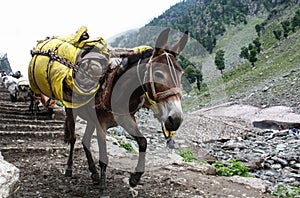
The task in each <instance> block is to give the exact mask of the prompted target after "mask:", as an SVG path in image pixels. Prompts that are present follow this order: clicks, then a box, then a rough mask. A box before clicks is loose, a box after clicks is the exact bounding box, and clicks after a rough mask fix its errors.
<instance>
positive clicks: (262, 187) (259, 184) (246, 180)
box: [230, 176, 268, 193]
mask: <svg viewBox="0 0 300 198" xmlns="http://www.w3.org/2000/svg"><path fill="white" fill-rule="evenodd" d="M230 180H231V181H233V182H236V183H240V184H244V185H248V186H250V187H252V188H255V189H258V190H259V191H261V192H263V193H264V192H266V191H267V189H268V188H267V185H266V183H265V182H264V181H263V180H261V179H259V178H252V177H240V176H233V177H230Z"/></svg>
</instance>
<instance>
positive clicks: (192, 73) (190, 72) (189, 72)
mask: <svg viewBox="0 0 300 198" xmlns="http://www.w3.org/2000/svg"><path fill="white" fill-rule="evenodd" d="M184 76H185V77H186V78H187V80H188V81H189V83H190V84H193V83H195V82H196V84H197V89H198V90H199V91H200V88H201V83H202V80H203V78H202V72H201V71H200V70H199V69H197V68H196V67H195V66H194V65H189V66H187V67H186V68H185V70H184ZM186 87H187V86H186Z"/></svg>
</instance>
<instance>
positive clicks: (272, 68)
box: [182, 17, 300, 111]
mask: <svg viewBox="0 0 300 198" xmlns="http://www.w3.org/2000/svg"><path fill="white" fill-rule="evenodd" d="M282 20H284V17H283V19H282ZM280 21H281V19H276V20H274V21H270V22H269V23H268V24H267V25H266V27H265V28H266V29H265V32H264V33H263V34H262V36H261V42H262V44H263V45H262V48H263V51H262V53H261V54H260V55H259V56H258V61H257V62H256V63H255V67H254V68H253V67H252V66H251V64H250V63H249V62H248V61H245V63H243V64H240V65H238V66H237V67H235V68H233V69H231V70H230V71H227V72H225V73H224V74H223V75H222V76H217V77H215V78H212V79H210V80H209V81H207V82H205V83H206V84H207V85H208V86H206V87H204V89H203V90H201V92H200V93H198V94H194V95H193V97H191V98H188V99H184V100H183V101H182V105H183V110H184V111H186V110H189V109H198V108H199V107H202V106H204V105H206V104H210V103H214V102H215V101H218V100H222V99H228V98H229V96H231V95H236V94H241V93H245V92H251V91H254V90H257V89H260V88H262V87H264V86H265V84H266V83H267V82H270V81H272V80H273V79H276V78H279V77H282V76H283V75H284V74H288V73H289V72H290V71H291V70H292V69H294V68H299V65H300V59H299V56H300V51H299V49H300V30H298V31H297V32H296V33H290V35H289V37H288V39H282V40H281V41H279V42H278V40H276V39H275V38H274V35H273V32H272V29H273V28H274V27H277V26H278V25H279V24H280ZM258 22H262V21H261V19H254V22H251V24H249V26H251V27H252V26H253V25H254V24H258ZM246 26H247V25H246ZM253 28H254V27H253ZM231 34H233V33H232V32H229V33H226V34H225V36H226V37H228V36H230V35H231ZM230 40H231V39H226V38H224V39H220V42H222V43H220V44H218V47H222V46H225V45H228V44H229V43H230ZM229 45H230V44H229ZM225 54H226V50H225ZM232 60H234V58H233V59H232ZM210 67H213V65H211V66H210ZM212 71H213V70H212ZM214 72H215V70H214ZM204 77H205V76H204ZM192 93H193V92H192Z"/></svg>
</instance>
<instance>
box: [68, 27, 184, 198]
mask: <svg viewBox="0 0 300 198" xmlns="http://www.w3.org/2000/svg"><path fill="white" fill-rule="evenodd" d="M169 32H170V29H169V28H167V29H165V30H164V31H162V32H161V33H160V34H159V36H158V38H157V40H156V45H155V47H154V48H153V49H152V48H151V52H150V54H149V55H146V54H144V55H143V54H135V53H133V54H130V55H128V56H127V57H126V60H127V62H128V66H127V69H126V70H125V71H124V72H122V73H120V74H116V75H115V76H114V78H113V81H112V83H111V84H112V88H111V89H110V90H109V93H108V95H109V103H108V105H101V103H103V94H104V93H103V92H105V91H103V90H102V91H101V90H99V91H98V92H97V94H96V95H95V97H94V99H93V100H92V101H90V102H89V103H88V104H86V105H84V106H82V107H79V108H65V111H66V120H65V141H66V142H67V143H69V144H70V151H69V157H68V161H67V168H66V171H65V175H66V176H72V164H73V150H74V144H75V141H76V135H75V120H76V117H77V116H79V117H81V118H83V119H84V120H86V121H87V126H86V129H85V133H84V135H83V139H82V144H83V148H84V151H85V154H86V157H87V161H88V166H89V170H90V172H91V178H92V180H93V181H94V182H95V183H97V182H98V183H99V182H100V194H101V196H108V191H107V185H106V168H107V164H108V156H107V147H106V131H107V129H109V128H111V127H115V126H118V125H119V126H121V127H123V128H124V129H125V130H126V131H127V132H128V133H129V134H130V135H131V136H132V137H133V138H134V139H135V140H136V142H137V144H138V148H139V158H138V162H137V165H136V168H135V172H134V173H132V174H131V176H130V180H129V183H130V186H132V187H134V186H136V185H137V184H138V183H139V181H140V179H141V176H142V174H143V173H144V171H145V154H146V149H147V140H146V138H145V137H144V136H143V135H142V133H141V132H140V131H139V129H138V126H137V123H136V119H135V117H134V115H135V113H136V112H137V111H138V110H139V109H140V108H141V107H143V105H144V102H145V100H146V101H148V102H150V104H151V107H150V108H151V109H152V110H153V112H154V114H155V117H156V118H157V119H158V120H159V121H160V122H161V123H162V125H163V126H164V127H165V129H166V130H168V131H176V130H177V129H178V128H179V127H180V125H181V123H182V121H183V112H182V107H181V96H182V92H181V88H180V84H181V77H182V74H183V70H182V68H181V66H180V64H179V63H178V62H177V61H176V57H177V56H178V55H179V53H180V52H181V51H182V50H183V49H184V47H185V45H186V43H187V40H188V32H185V34H183V36H182V37H181V38H180V39H179V40H178V41H177V42H176V43H175V44H174V45H173V46H172V47H171V48H169V47H168V45H167V41H168V37H169ZM95 129H96V134H97V141H98V147H99V164H100V174H99V173H98V172H97V169H96V165H95V163H94V160H93V157H92V153H91V152H90V142H91V138H92V134H93V132H94V130H95Z"/></svg>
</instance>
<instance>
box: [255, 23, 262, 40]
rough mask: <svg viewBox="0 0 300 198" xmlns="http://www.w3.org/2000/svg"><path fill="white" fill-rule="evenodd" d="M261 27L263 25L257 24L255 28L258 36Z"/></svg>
mask: <svg viewBox="0 0 300 198" xmlns="http://www.w3.org/2000/svg"><path fill="white" fill-rule="evenodd" d="M261 29H262V26H261V25H259V24H257V25H256V26H255V30H256V33H257V35H258V37H260V32H261Z"/></svg>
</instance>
